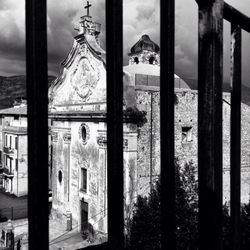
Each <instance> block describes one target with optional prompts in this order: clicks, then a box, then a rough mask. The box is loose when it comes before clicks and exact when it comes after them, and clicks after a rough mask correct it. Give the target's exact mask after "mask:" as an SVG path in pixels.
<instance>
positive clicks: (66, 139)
mask: <svg viewBox="0 0 250 250" xmlns="http://www.w3.org/2000/svg"><path fill="white" fill-rule="evenodd" d="M63 141H64V142H65V143H70V142H71V133H64V134H63Z"/></svg>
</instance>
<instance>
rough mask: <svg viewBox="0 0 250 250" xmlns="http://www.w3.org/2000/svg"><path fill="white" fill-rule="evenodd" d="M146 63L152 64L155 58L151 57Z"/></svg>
mask: <svg viewBox="0 0 250 250" xmlns="http://www.w3.org/2000/svg"><path fill="white" fill-rule="evenodd" d="M148 61H149V64H154V61H155V58H154V57H153V56H151V57H150V58H149V60H148Z"/></svg>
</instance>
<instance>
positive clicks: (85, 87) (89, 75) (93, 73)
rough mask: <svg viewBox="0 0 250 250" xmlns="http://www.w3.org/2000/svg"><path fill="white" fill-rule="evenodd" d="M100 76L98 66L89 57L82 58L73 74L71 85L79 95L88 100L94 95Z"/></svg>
mask: <svg viewBox="0 0 250 250" xmlns="http://www.w3.org/2000/svg"><path fill="white" fill-rule="evenodd" d="M99 78H100V72H99V69H98V67H95V65H94V63H93V62H91V60H89V58H86V57H84V58H81V59H80V60H79V62H78V64H77V65H76V67H75V70H74V72H73V73H72V75H71V85H72V87H73V88H74V90H75V91H76V93H77V95H78V96H79V97H81V98H82V101H83V102H86V101H87V100H88V99H89V97H90V96H91V95H92V93H93V90H94V89H95V87H96V85H97V82H98V81H99Z"/></svg>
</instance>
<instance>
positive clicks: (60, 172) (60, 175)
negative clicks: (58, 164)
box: [58, 170, 62, 184]
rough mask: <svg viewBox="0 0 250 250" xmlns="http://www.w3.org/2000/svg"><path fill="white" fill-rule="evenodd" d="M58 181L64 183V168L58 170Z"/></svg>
mask: <svg viewBox="0 0 250 250" xmlns="http://www.w3.org/2000/svg"><path fill="white" fill-rule="evenodd" d="M58 181H59V183H60V184H61V183H62V170H59V171H58Z"/></svg>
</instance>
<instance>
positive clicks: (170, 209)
mask: <svg viewBox="0 0 250 250" xmlns="http://www.w3.org/2000/svg"><path fill="white" fill-rule="evenodd" d="M160 7H161V10H160V13H161V17H160V20H161V21H160V22H161V28H160V29H161V30H160V32H161V33H160V35H161V38H160V40H161V41H160V44H161V69H160V76H161V77H160V133H161V216H162V218H161V221H162V225H161V234H162V235H161V245H162V249H176V215H175V161H174V152H175V149H174V147H175V144H174V139H175V138H174V100H175V98H174V48H175V46H174V42H175V1H174V0H168V1H165V0H162V1H161V6H160Z"/></svg>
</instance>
